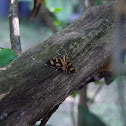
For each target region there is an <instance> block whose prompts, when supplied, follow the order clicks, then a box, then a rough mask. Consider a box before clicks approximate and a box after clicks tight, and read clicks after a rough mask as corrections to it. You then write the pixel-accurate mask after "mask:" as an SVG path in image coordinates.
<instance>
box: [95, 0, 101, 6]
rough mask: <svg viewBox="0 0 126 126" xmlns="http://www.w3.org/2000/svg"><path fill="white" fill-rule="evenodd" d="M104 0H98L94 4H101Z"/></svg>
mask: <svg viewBox="0 0 126 126" xmlns="http://www.w3.org/2000/svg"><path fill="white" fill-rule="evenodd" d="M101 1H102V0H97V1H96V2H95V3H94V5H99V4H100V2H101Z"/></svg>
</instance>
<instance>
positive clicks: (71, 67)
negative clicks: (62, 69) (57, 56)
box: [67, 62, 75, 74]
mask: <svg viewBox="0 0 126 126" xmlns="http://www.w3.org/2000/svg"><path fill="white" fill-rule="evenodd" d="M67 69H68V71H69V72H70V73H72V74H74V73H75V68H74V67H73V65H72V63H71V62H67Z"/></svg>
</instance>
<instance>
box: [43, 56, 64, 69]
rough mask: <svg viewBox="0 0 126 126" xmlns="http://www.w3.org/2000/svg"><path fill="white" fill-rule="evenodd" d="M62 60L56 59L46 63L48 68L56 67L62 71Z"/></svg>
mask: <svg viewBox="0 0 126 126" xmlns="http://www.w3.org/2000/svg"><path fill="white" fill-rule="evenodd" d="M61 61H62V58H56V59H52V60H48V61H46V63H45V64H46V65H47V66H52V67H55V68H56V69H57V70H62V62H61Z"/></svg>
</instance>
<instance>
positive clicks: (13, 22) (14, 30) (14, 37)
mask: <svg viewBox="0 0 126 126" xmlns="http://www.w3.org/2000/svg"><path fill="white" fill-rule="evenodd" d="M9 2H10V5H9V15H8V18H9V25H10V41H11V49H12V50H13V51H15V52H16V53H17V54H20V53H21V52H22V50H21V43H20V32H19V18H18V0H9Z"/></svg>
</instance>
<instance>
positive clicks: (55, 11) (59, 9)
mask: <svg viewBox="0 0 126 126" xmlns="http://www.w3.org/2000/svg"><path fill="white" fill-rule="evenodd" d="M60 11H62V8H55V9H54V10H53V12H54V13H57V12H60Z"/></svg>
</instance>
